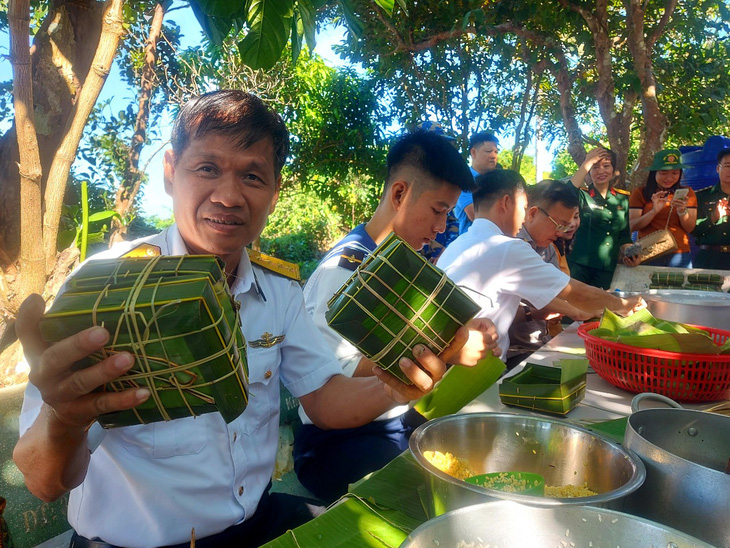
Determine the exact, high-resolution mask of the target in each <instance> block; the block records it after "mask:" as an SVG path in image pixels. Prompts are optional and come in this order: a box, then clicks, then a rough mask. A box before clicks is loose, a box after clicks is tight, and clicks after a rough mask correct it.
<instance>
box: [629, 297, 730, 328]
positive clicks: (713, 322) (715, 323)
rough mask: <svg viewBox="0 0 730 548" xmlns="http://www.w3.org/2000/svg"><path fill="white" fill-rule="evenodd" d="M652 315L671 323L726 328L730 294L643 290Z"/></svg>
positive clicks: (729, 315)
mask: <svg viewBox="0 0 730 548" xmlns="http://www.w3.org/2000/svg"><path fill="white" fill-rule="evenodd" d="M642 296H643V297H644V299H645V300H646V304H647V307H648V308H649V312H651V313H652V314H653V315H654V317H656V318H661V319H663V320H669V321H672V322H682V323H689V324H693V325H703V326H705V327H714V328H715V329H728V328H729V327H730V325H729V324H728V318H730V295H729V294H727V293H720V292H718V291H689V290H685V289H652V290H650V291H648V292H647V293H642Z"/></svg>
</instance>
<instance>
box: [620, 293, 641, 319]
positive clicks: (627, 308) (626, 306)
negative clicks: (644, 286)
mask: <svg viewBox="0 0 730 548" xmlns="http://www.w3.org/2000/svg"><path fill="white" fill-rule="evenodd" d="M621 305H622V306H621V308H620V309H618V310H615V311H614V312H618V313H619V314H622V315H624V316H630V315H631V314H633V313H634V312H638V311H639V310H641V309H642V308H646V307H647V304H646V301H645V300H644V299H643V297H642V296H641V295H635V296H633V297H627V298H625V299H623V298H622V299H621Z"/></svg>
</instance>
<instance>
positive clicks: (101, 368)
mask: <svg viewBox="0 0 730 548" xmlns="http://www.w3.org/2000/svg"><path fill="white" fill-rule="evenodd" d="M171 142H172V150H171V151H167V153H166V154H165V159H164V167H165V189H166V191H167V193H168V194H169V195H170V196H171V197H172V200H173V210H174V215H175V221H176V224H175V225H174V226H173V227H171V228H170V229H168V230H166V231H164V232H163V233H162V234H159V235H157V236H153V237H151V238H146V239H144V241H147V242H149V243H151V244H154V245H157V246H159V247H160V250H161V252H162V253H164V254H176V255H177V254H185V253H192V254H197V253H211V254H215V255H217V256H218V257H220V258H221V259H222V260H223V261H224V263H225V265H226V275H227V276H228V283H229V285H230V287H231V290H232V293H233V294H234V295H235V297H236V299H237V300H238V301H239V303H240V304H241V311H240V314H241V320H242V325H243V332H244V335H245V337H246V339H247V340H248V341H250V342H253V341H256V340H261V339H266V338H267V335H268V336H269V337H270V336H271V335H273V336H274V337H273V338H274V339H275V340H277V341H278V344H275V345H273V346H270V345H262V346H260V347H255V345H253V344H251V345H250V348H249V354H248V361H249V368H250V395H251V398H250V404H249V407H248V408H247V409H246V411H245V412H244V413H243V414H242V415H241V416H240V417H238V418H237V419H236V420H234V421H233V422H231V423H230V424H226V423H225V421H224V420H223V418H222V417H221V416H220V414H218V413H209V414H205V415H202V416H199V417H195V418H193V417H190V418H184V419H178V420H174V421H170V422H159V423H154V424H149V425H137V426H130V427H124V428H117V429H113V430H108V431H101V429H100V428H99V427H98V425H96V424H94V420H95V418H96V417H97V416H99V415H100V414H103V413H108V412H113V411H118V410H123V409H130V408H132V407H134V406H136V405H138V404H139V403H141V402H143V401H145V400H146V399H147V398H149V396H150V394H149V392H148V390H146V389H138V390H127V391H124V392H120V393H102V392H95V391H94V390H95V389H96V388H97V387H99V386H102V385H103V384H104V383H106V382H108V381H111V380H113V379H115V378H117V377H118V376H119V375H121V374H122V373H124V372H125V371H127V370H129V369H130V368H131V367H132V365H133V361H134V360H133V357H132V356H131V355H130V354H128V353H119V354H117V355H115V356H112V357H109V358H107V359H105V360H104V361H102V362H100V363H98V364H97V365H94V366H92V367H89V368H87V369H80V370H76V368H75V367H74V364H75V363H76V362H78V361H79V360H81V359H83V358H85V357H86V356H88V355H89V354H90V353H92V352H94V351H98V350H99V349H101V348H102V347H103V346H104V344H105V343H106V342H107V341H108V340H109V333H108V332H107V331H106V330H105V329H104V328H102V327H94V328H90V329H87V330H85V331H83V332H81V333H78V334H77V335H74V336H72V337H69V338H68V339H65V340H63V341H60V342H58V343H56V344H53V345H48V344H47V343H45V342H44V341H43V340H42V338H41V336H40V331H39V327H38V325H39V321H40V319H41V316H42V313H43V308H44V303H43V300H42V299H41V298H40V297H39V296H37V295H36V296H32V297H29V298H28V299H27V300H26V302H25V303H24V304H23V306H22V307H21V310H20V312H19V314H18V321H17V325H16V329H17V332H18V335H19V337H20V340H21V342H22V343H23V349H24V352H25V357H26V359H27V361H28V363H29V364H30V367H31V371H30V383H29V384H28V388H27V391H26V398H25V401H24V405H23V410H22V414H21V419H20V423H21V424H20V430H21V437H20V440H19V441H18V444H17V446H16V448H15V452H14V455H13V456H14V460H15V462H16V464H17V465H18V468H19V469H20V470H21V472H22V473H23V475H24V477H25V481H26V485H27V486H28V488H29V489H30V491H31V492H32V493H34V494H35V495H36V496H38V497H39V498H41V499H43V500H46V501H51V500H55V499H56V498H58V497H60V496H61V495H63V494H64V493H66V492H68V491H71V495H70V501H69V511H68V519H69V522H70V523H71V525H72V526H73V528H74V530H75V532H76V533H75V535H74V538H73V540H72V546H75V547H92V548H108V547H114V546H128V547H140V548H141V547H149V546H170V545H173V546H180V547H183V546H184V547H187V546H189V545H190V538H191V530H192V529H193V528H194V530H195V535H196V537H197V544H196V545H197V546H198V547H199V548H200V547H214V546H229V545H230V546H259V545H260V544H262V543H263V542H266V541H267V540H269V539H271V538H274V537H275V536H278V535H279V534H281V533H283V532H284V531H285V530H286V529H287V528H289V527H293V526H296V525H297V524H298V523H300V522H301V514H300V513H299V509H298V508H299V507H298V506H296V505H292V504H289V503H288V502H287V501H284V500H283V499H282V497H276V496H274V495H268V489H267V486H268V483H269V481H270V478H271V473H272V470H273V467H274V460H275V454H276V447H277V432H278V413H279V386H278V383H279V380H280V379H281V380H282V382H283V383H284V384H285V385H286V386H287V388H288V389H289V390H290V391H291V393H292V394H294V395H296V396H298V397H299V398H300V401H301V403H302V405H303V406H304V408H305V409H306V411H307V414H308V415H309V416H310V417H311V418H312V420H313V421H314V422H315V423H316V424H318V425H319V426H320V427H322V428H346V427H353V426H358V425H361V424H364V423H367V422H369V421H371V420H373V419H374V418H375V417H377V416H379V415H381V414H382V413H383V412H385V411H386V410H388V409H390V408H392V407H393V406H394V405H395V404H396V403H404V402H406V401H409V400H412V399H415V398H418V397H420V396H421V395H422V394H424V393H425V392H427V391H428V390H430V389H431V388H432V386H433V384H434V383H435V382H436V381H437V380H438V379H440V377H441V376H442V375H443V372H444V370H445V364H444V361H442V359H440V358H438V357H437V356H434V355H433V354H432V353H431V352H430V351H429V350H427V349H424V348H420V349H419V350H420V351H419V352H418V361H419V364H420V367H418V366H417V365H416V364H415V363H414V362H412V361H410V360H407V359H404V360H402V361H401V364H400V365H401V368H402V369H403V371H404V372H405V373H406V374H407V375H408V376H409V378H410V379H411V380H412V381H413V383H414V384H413V385H412V386H407V385H405V384H404V383H401V382H400V381H398V380H397V379H395V378H394V377H393V376H392V375H389V374H387V373H385V372H376V373H375V374H376V376H377V377H378V378H377V379H376V378H373V377H370V378H367V379H362V378H358V379H352V378H349V377H345V376H343V375H341V372H342V371H341V368H340V366H339V364H338V362H337V360H336V358H335V357H334V356H333V355H332V353H331V351H330V350H329V348H328V347H327V345H326V343H325V342H324V340H323V339H322V337H321V335H320V333H319V331H318V330H317V328H316V327H315V326H314V324H313V323H312V321H311V319H310V318H309V316H308V314H307V313H306V311H305V309H304V301H303V298H302V294H301V291H300V290H299V287H298V286H297V284H296V283H295V282H293V281H291V280H288V279H285V278H283V277H280V276H278V275H276V274H273V273H272V272H270V271H268V270H265V269H263V268H259V267H257V266H253V265H252V264H251V261H250V260H249V257H248V255H247V253H246V251H245V247H246V246H247V245H248V244H250V243H251V242H252V241H253V240H254V239H255V238H257V237H258V236H259V234H260V233H261V231H262V230H263V228H264V226H265V224H266V220H267V218H268V215H269V213H270V212H271V211H273V209H274V206H275V205H276V201H277V198H278V195H279V188H280V184H281V168H282V166H283V165H284V162H285V160H286V156H287V153H288V149H289V135H288V132H287V130H286V126H285V125H284V122H283V120H282V119H281V117H279V115H278V114H276V113H275V112H273V111H271V110H269V108H268V107H266V105H265V104H264V103H263V102H262V101H261V100H260V99H258V98H257V97H255V96H253V95H250V94H247V93H244V92H240V91H219V92H213V93H209V94H206V95H203V96H201V97H198V98H196V99H193V100H192V101H190V102H189V103H187V104H186V105H185V106H184V107H183V109H182V110H181V111H180V114H179V115H178V118H177V120H176V122H175V126H174V128H173V133H172V139H171ZM138 243H139V241H138V242H134V243H131V244H127V245H123V247H122V248H121V249H119V250H117V249H115V250H113V251H111V252H109V253H108V254H107V256H108V255H121V254H123V253H124V252H125V251H126V250H127V249H129V248H131V247H133V246H135V245H137V244H138ZM467 337H468V332H467V330H466V329H463V330H462V331H461V332H460V333H459V335H458V336H457V338H456V339H455V341H456V342H455V343H453V344H452V347H450V348H449V349H447V351H445V352H444V353H442V358H443V359H444V360H447V359H449V358H450V355H451V353H454V352H458V351H459V350H460V346H461V345H463V342H464V341H465V340H466V338H467ZM353 400H356V401H358V402H359V405H358V406H353V405H352V404H351V402H352V401H353ZM89 425H92V426H91V427H90V428H89Z"/></svg>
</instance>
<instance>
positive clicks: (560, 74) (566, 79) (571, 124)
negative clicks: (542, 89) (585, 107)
mask: <svg viewBox="0 0 730 548" xmlns="http://www.w3.org/2000/svg"><path fill="white" fill-rule="evenodd" d="M556 57H557V61H558V64H557V66H553V67H551V71H552V72H553V74H554V75H555V81H556V83H557V84H558V93H559V94H560V116H561V117H562V119H563V125H564V126H565V134H566V135H567V136H568V153H569V154H570V157H571V158H573V161H574V162H575V163H576V164H578V165H581V164H582V163H583V160H585V159H586V148H585V146H584V145H583V131H582V130H581V129H580V124H579V123H578V118H577V117H576V115H575V107H574V106H573V79H572V77H571V75H570V71H569V70H568V62H567V60H566V59H565V55H564V54H563V53H562V52H560V53H557V54H556Z"/></svg>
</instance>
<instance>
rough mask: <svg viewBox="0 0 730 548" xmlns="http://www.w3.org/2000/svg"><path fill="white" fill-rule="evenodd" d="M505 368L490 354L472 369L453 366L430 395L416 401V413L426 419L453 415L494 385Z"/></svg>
mask: <svg viewBox="0 0 730 548" xmlns="http://www.w3.org/2000/svg"><path fill="white" fill-rule="evenodd" d="M506 368H507V366H506V365H505V364H504V362H503V361H502V360H500V359H499V358H497V357H496V356H493V355H491V354H490V355H489V356H487V357H486V358H484V359H483V360H480V361H479V362H478V363H477V364H476V365H475V366H473V367H467V366H465V365H454V366H452V367H451V369H449V370H448V371H447V372H446V374H445V375H444V376H443V378H442V379H441V380H440V381H439V383H438V384H437V385H436V387H435V388H434V389H433V390H432V391H431V392H429V393H428V394H426V395H425V396H423V397H422V398H421V399H420V400H418V401H417V402H416V404H415V408H416V411H418V412H419V413H420V414H421V415H423V416H424V417H426V418H427V419H429V420H431V419H436V418H438V417H443V416H445V415H451V414H453V413H456V412H457V411H459V410H460V409H461V408H462V407H464V406H465V405H466V404H468V403H469V402H471V401H472V400H473V399H474V398H476V397H477V396H479V395H480V394H481V393H482V392H484V391H485V390H486V389H487V388H489V387H490V386H492V385H493V384H494V383H495V382H497V380H498V379H499V377H501V376H502V373H504V370H505V369H506Z"/></svg>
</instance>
